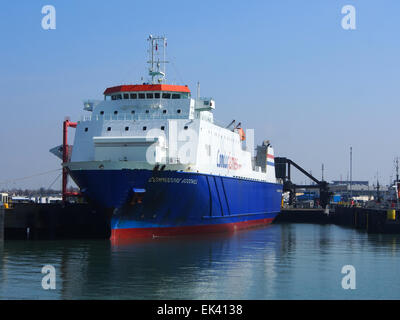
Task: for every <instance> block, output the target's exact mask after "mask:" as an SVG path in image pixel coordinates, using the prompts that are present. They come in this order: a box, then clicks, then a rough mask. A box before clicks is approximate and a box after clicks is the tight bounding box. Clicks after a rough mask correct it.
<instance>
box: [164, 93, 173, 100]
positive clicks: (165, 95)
mask: <svg viewBox="0 0 400 320" xmlns="http://www.w3.org/2000/svg"><path fill="white" fill-rule="evenodd" d="M162 97H163V99H171V94H170V93H165V92H164V93H163V94H162Z"/></svg>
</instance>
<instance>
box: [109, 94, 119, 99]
mask: <svg viewBox="0 0 400 320" xmlns="http://www.w3.org/2000/svg"><path fill="white" fill-rule="evenodd" d="M121 99H122V96H121V95H120V94H114V95H112V96H111V100H121Z"/></svg>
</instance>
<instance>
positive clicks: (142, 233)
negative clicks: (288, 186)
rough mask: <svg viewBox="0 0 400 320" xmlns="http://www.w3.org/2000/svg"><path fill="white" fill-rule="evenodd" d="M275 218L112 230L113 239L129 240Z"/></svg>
mask: <svg viewBox="0 0 400 320" xmlns="http://www.w3.org/2000/svg"><path fill="white" fill-rule="evenodd" d="M273 220H274V218H268V219H267V218H266V219H259V220H249V221H242V222H232V223H223V224H211V225H201V226H183V227H165V228H163V227H158V228H130V229H113V230H111V240H129V239H136V238H153V237H171V236H180V235H190V234H199V233H217V232H235V231H238V230H243V229H249V228H254V227H258V226H264V225H268V224H270V223H271V222H272V221H273Z"/></svg>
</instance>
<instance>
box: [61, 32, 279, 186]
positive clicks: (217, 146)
mask: <svg viewBox="0 0 400 320" xmlns="http://www.w3.org/2000/svg"><path fill="white" fill-rule="evenodd" d="M149 43H150V59H149V65H150V67H149V76H150V77H151V83H144V84H141V85H120V86H116V87H112V88H108V89H106V90H105V92H104V100H98V101H95V100H88V101H86V102H84V110H86V111H88V112H90V114H89V115H85V116H83V117H82V119H81V120H80V121H79V122H78V124H77V127H76V133H75V141H74V145H73V150H72V155H71V158H70V162H69V163H66V164H64V165H66V166H68V168H69V169H70V170H90V169H93V170H98V169H108V170H119V169H153V168H154V167H156V166H157V169H159V170H174V171H185V172H198V173H204V174H212V175H221V176H229V177H235V178H243V179H251V180H258V181H267V182H272V183H275V182H276V178H275V168H274V151H273V148H272V147H271V146H270V145H269V143H264V145H263V148H258V149H257V150H259V149H260V150H261V151H260V153H259V154H258V156H257V158H258V159H257V161H256V160H255V157H252V152H251V150H252V149H254V146H252V145H251V146H250V145H249V143H247V144H248V145H247V146H246V140H245V134H244V130H243V129H242V128H241V127H240V124H239V125H235V123H231V125H230V126H227V125H228V123H227V124H226V125H225V126H220V125H217V124H215V123H214V117H213V110H214V109H215V101H214V100H213V99H212V98H211V97H208V98H204V97H202V98H200V97H198V98H192V96H191V93H190V90H189V88H188V87H187V86H178V85H168V84H164V81H165V68H164V67H163V66H165V63H166V62H167V61H165V47H166V39H165V37H152V36H150V37H149ZM161 49H162V50H161ZM160 51H162V52H160ZM260 157H261V158H262V157H264V160H265V161H261V162H260V160H259V158H260ZM256 163H258V164H259V163H261V164H262V165H259V166H256Z"/></svg>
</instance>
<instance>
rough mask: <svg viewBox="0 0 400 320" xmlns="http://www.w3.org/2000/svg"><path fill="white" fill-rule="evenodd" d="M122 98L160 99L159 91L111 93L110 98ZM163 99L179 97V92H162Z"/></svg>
mask: <svg viewBox="0 0 400 320" xmlns="http://www.w3.org/2000/svg"><path fill="white" fill-rule="evenodd" d="M122 98H124V99H160V92H155V93H153V92H151V93H124V94H123V95H122V94H113V95H111V100H122ZM162 98H163V99H180V98H181V94H180V93H167V92H163V94H162Z"/></svg>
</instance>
